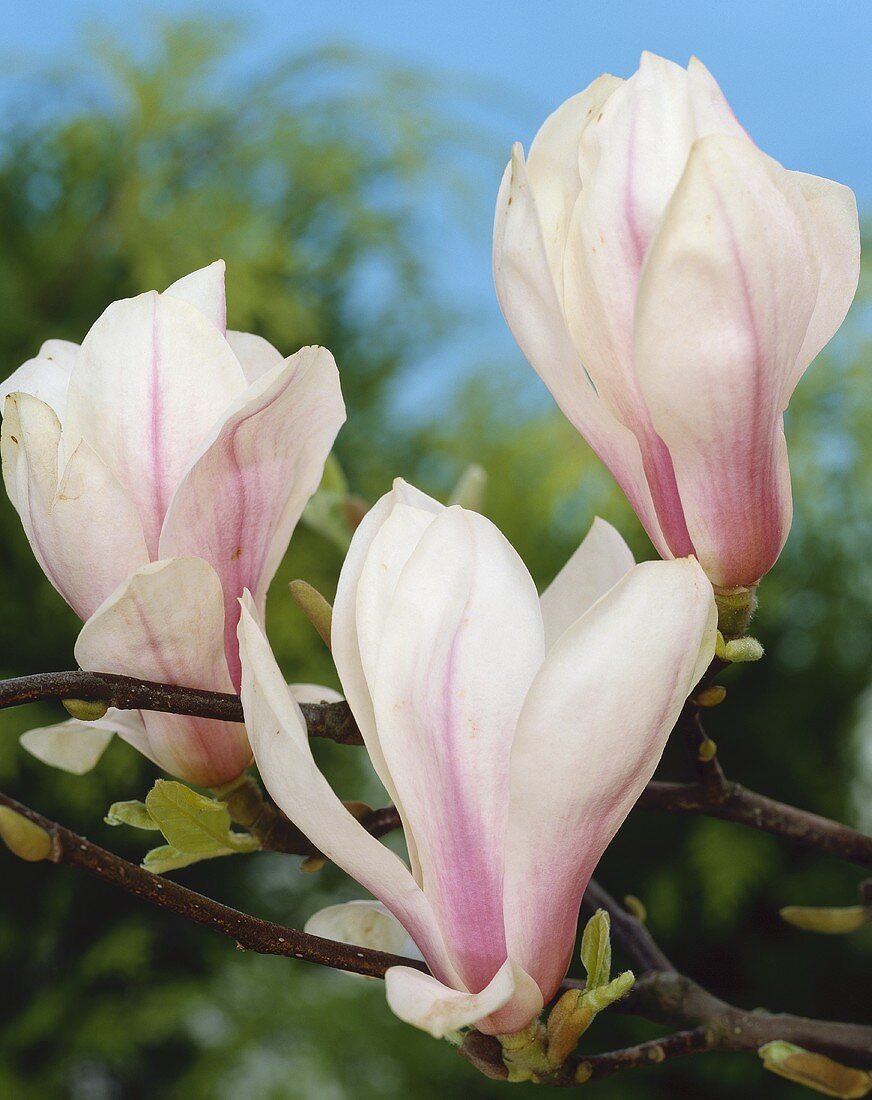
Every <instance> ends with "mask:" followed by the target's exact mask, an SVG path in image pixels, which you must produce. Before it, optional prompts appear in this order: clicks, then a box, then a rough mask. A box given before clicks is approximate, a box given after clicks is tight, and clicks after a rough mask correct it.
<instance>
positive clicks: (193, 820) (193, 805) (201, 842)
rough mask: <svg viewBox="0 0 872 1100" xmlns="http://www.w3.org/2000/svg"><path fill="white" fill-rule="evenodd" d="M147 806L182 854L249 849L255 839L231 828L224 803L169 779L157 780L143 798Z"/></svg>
mask: <svg viewBox="0 0 872 1100" xmlns="http://www.w3.org/2000/svg"><path fill="white" fill-rule="evenodd" d="M145 805H146V808H147V810H148V812H149V814H150V815H151V817H152V818H153V819H154V820H155V821H156V822H157V824H158V826H159V828H160V831H161V832H162V833H163V835H164V836H165V837H166V839H167V841H168V843H169V844H170V845H171V846H172V847H173V848H175V849H176V850H177V851H179V852H184V853H185V855H197V854H202V855H210V854H221V855H223V854H224V853H223V852H221V853H218V851H217V849H219V848H227V849H230V850H232V851H235V852H252V851H255V850H256V849H257V848H258V842H257V840H256V839H255V838H254V837H252V836H249V834H248V833H233V832H231V831H230V812H229V810H228V809H227V804H226V803H224V802H218V801H217V800H216V799H214V798H209V797H207V796H206V795H203V794H198V793H197V792H196V791H192V790H191V788H190V787H186V786H185V784H184V783H177V782H175V780H171V779H158V781H157V782H156V783H155V785H154V786H153V787H152V789H151V790H150V791H149V792H148V794H147V795H146V798H145Z"/></svg>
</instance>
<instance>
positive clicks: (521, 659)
mask: <svg viewBox="0 0 872 1100" xmlns="http://www.w3.org/2000/svg"><path fill="white" fill-rule="evenodd" d="M387 529H388V525H387V524H385V526H384V527H383V528H382V530H383V531H386V530H387ZM367 565H369V562H368V563H367ZM363 585H364V580H363V578H362V579H361V591H362V590H363ZM359 603H360V599H359V598H358V604H359ZM382 633H383V637H382V642H381V648H380V652H379V659H378V672H377V676H376V678H375V681H374V684H373V704H374V709H375V717H376V724H377V726H378V731H379V740H380V743H381V747H382V751H383V753H384V758H385V761H386V764H387V768H388V771H389V773H390V776H391V779H392V781H393V783H394V784H395V785H396V788H397V791H398V792H399V796H400V800H401V802H402V805H403V810H404V813H405V816H406V819H407V821H408V825H409V827H410V829H411V833H412V835H413V836H414V838H415V846H416V848H417V852H418V857H419V859H420V861H421V868H422V874H423V887H424V892H425V893H426V895H427V897H428V898H429V899H430V901H431V904H432V905H433V907H434V909H435V911H436V913H437V916H438V919H439V923H440V927H441V928H442V931H443V935H444V936H445V942H446V946H447V948H448V950H449V952H450V953H451V957H452V959H453V961H454V964H455V966H456V967H457V970H458V973H459V974H460V976H461V978H462V980H463V982H464V984H465V985H466V986H468V987H469V988H471V989H481V988H482V987H483V986H484V985H485V984H486V983H487V982H488V981H489V980H490V978H491V977H492V976H493V974H494V972H495V970H496V969H497V967H498V966H499V965H500V964H501V962H502V960H503V959H504V958H505V938H504V930H503V916H502V872H503V838H504V834H505V822H506V812H507V807H508V780H509V757H510V753H511V745H512V738H513V737H514V732H515V724H516V722H517V719H518V714H519V713H520V710H521V706H522V704H523V701H524V697H525V695H526V692H527V688H528V687H529V685H530V683H531V681H532V679H533V676H534V675H535V673H536V670H537V669H538V668H539V665H540V664H541V662H542V658H543V656H544V640H543V629H542V617H541V612H540V610H539V599H538V596H537V594H536V588H535V585H534V584H533V580H532V578H531V577H530V574H529V573H528V572H527V570H526V568H525V566H524V564H523V562H522V561H521V559H520V558H519V557H518V555H517V554H516V553H515V551H514V550H513V549H512V547H511V546H510V545H509V543H508V541H507V540H506V539H505V538H504V536H503V535H502V534H501V533H500V532H499V531H498V530H497V528H496V527H494V525H493V524H492V523H491V522H490V521H489V520H487V519H485V518H484V517H483V516H480V515H478V513H476V512H467V511H465V510H464V509H462V508H459V507H453V508H448V509H446V510H445V511H443V512H442V513H441V514H440V515H439V516H437V517H436V519H434V520H433V522H432V523H431V524H430V526H429V527H428V528H427V529H426V531H425V532H424V533H423V535H421V536H420V538H419V541H418V544H417V547H416V548H415V549H414V551H413V553H412V554H411V556H410V557H409V559H408V561H407V562H406V564H405V566H404V568H403V570H402V572H401V574H400V576H399V579H398V581H397V584H396V589H395V591H394V594H393V598H392V600H391V602H390V606H389V610H388V614H387V617H386V620H385V623H384V627H383V632H382Z"/></svg>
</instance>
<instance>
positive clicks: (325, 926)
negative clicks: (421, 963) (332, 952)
mask: <svg viewBox="0 0 872 1100" xmlns="http://www.w3.org/2000/svg"><path fill="white" fill-rule="evenodd" d="M304 931H305V932H308V933H309V934H310V935H312V936H323V938H324V939H326V940H338V941H339V942H340V943H350V944H353V945H354V946H355V947H367V948H369V949H370V950H372V951H386V952H388V954H390V955H403V956H404V957H405V958H408V959H421V960H423V958H424V956H423V955H422V954H421V952H420V951H419V950H418V948H417V947H416V946H415V944H414V942H413V940H412V939H411V937H410V936H409V933H408V932H407V931H406V930H405V928H403V926H402V925H401V924H400V922H399V921H398V920H397V918H396V917H395V916H394V915H393V913H391V911H390V910H389V909H387V908H385V906H384V905H382V903H381V902H380V901H347V902H344V903H343V904H342V905H329V906H328V907H327V908H326V909H320V910H319V911H318V912H317V913H314V914H313V915H312V916H311V917H309V919H308V920H307V921H306V925H305V928H304Z"/></svg>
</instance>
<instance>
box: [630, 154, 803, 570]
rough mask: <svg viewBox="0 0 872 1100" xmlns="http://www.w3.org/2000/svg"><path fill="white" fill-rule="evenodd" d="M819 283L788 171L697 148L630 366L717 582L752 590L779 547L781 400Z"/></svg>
mask: <svg viewBox="0 0 872 1100" xmlns="http://www.w3.org/2000/svg"><path fill="white" fill-rule="evenodd" d="M819 281H820V264H819V261H818V258H817V255H816V251H815V247H814V243H813V233H812V229H811V225H810V219H809V215H808V211H807V206H806V202H805V200H804V198H803V196H802V193H801V191H800V190H799V188H798V187H797V185H796V183H795V181H794V180H793V179H792V177H791V173H788V172H786V171H785V170H784V169H783V168H781V166H780V165H778V164H777V163H776V162H775V161H773V160H771V159H770V158H769V157H767V156H766V155H765V154H763V153H761V152H760V151H759V150H758V149H756V147H755V146H753V145H751V144H750V143H749V142H748V141H747V140H745V139H744V138H735V137H724V136H720V135H713V136H709V137H705V138H702V139H701V140H700V141H699V142H697V144H696V145H695V146H694V149H693V152H692V153H691V156H690V159H689V161H688V166H687V171H686V172H685V174H684V176H683V178H682V181H681V184H680V185H679V187H678V188H677V190H676V192H675V195H674V197H673V199H672V202H671V203H670V206H669V209H668V211H667V213H666V215H665V216H664V219H663V222H662V224H661V227H660V229H659V230H658V233H657V236H656V238H655V240H654V242H653V243H652V245H651V249H650V253H649V256H648V261H647V263H646V267H645V272H644V274H643V277H642V282H641V284H640V287H639V299H638V304H637V315H636V349H635V359H636V369H637V372H638V374H639V378H640V382H641V385H642V388H643V390H644V393H645V397H646V400H647V402H648V406H649V408H650V409H651V413H652V416H653V418H654V423H655V425H656V427H657V431H658V432H659V434H660V436H661V438H662V439H663V440H664V441H665V442H666V443H667V445H668V447H669V449H670V453H671V455H672V461H673V464H674V467H675V472H676V475H677V478H678V488H679V492H680V494H681V499H682V502H683V505H684V511H685V515H686V516H687V522H688V526H689V528H690V532H691V536H692V538H693V544H694V546H695V548H696V553H697V556H698V557H699V559H700V561H701V562H702V563H703V566H704V568H705V570H706V572H707V573H708V575H709V577H710V578H711V580H712V582H713V583H714V584H716V585H719V586H723V587H733V586H737V585H750V584H754V583H756V582H757V581H758V580H759V579H760V577H761V576H762V575H763V574H764V573H765V572H767V570H768V569H770V568H771V566H772V565H773V563H774V562H775V560H776V558H777V557H778V553H779V551H780V549H781V547H782V545H783V543H784V539H785V538H786V536H787V531H788V529H789V523H790V515H791V506H790V481H789V471H788V467H787V455H786V450H785V447H784V439H783V430H782V424H781V408H782V392H783V388H784V385H785V381H786V379H787V378H788V377H789V375H790V373H791V371H792V370H793V367H794V364H795V363H796V360H797V356H798V354H799V351H800V348H801V346H802V344H803V340H804V337H805V334H806V331H807V329H808V325H809V320H810V318H811V316H812V313H813V310H814V307H815V302H816V299H817V294H818V285H819ZM677 393H680V400H676V394H677Z"/></svg>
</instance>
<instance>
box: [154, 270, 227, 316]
mask: <svg viewBox="0 0 872 1100" xmlns="http://www.w3.org/2000/svg"><path fill="white" fill-rule="evenodd" d="M225 268H226V264H225V263H224V261H223V260H215V262H214V263H211V264H209V266H208V267H201V268H200V269H199V271H192V272H191V274H190V275H185V276H184V277H183V278H181V279H177V280H176V281H175V282H174V283H173V284H172V286H168V287H167V288H166V290H165V291H164V294H168V295H169V296H170V297H171V298H178V299H180V300H181V301H183V302H187V303H188V305H189V306H193V307H194V309H196V310H197V311H198V312H199V313H202V314H203V316H204V317H205V318H206V320H207V321H211V322H212V324H213V325H214V326H215V327H216V328H217V329H218V331H219V332H221V333H222V334H223V333H224V331H225V329H226V328H227V299H226V296H225V292H224V274H225Z"/></svg>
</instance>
